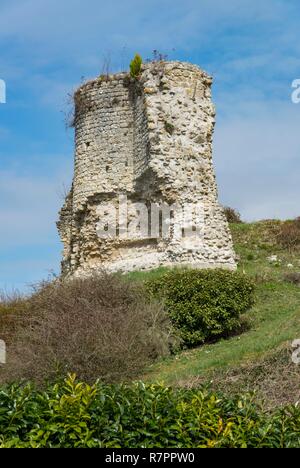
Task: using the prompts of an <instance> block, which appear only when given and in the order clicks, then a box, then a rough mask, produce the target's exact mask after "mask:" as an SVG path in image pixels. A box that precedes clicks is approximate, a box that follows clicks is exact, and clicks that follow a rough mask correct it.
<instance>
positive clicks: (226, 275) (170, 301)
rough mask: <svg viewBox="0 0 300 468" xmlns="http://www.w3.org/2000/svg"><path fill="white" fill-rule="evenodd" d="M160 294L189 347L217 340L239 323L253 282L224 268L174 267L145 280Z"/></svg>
mask: <svg viewBox="0 0 300 468" xmlns="http://www.w3.org/2000/svg"><path fill="white" fill-rule="evenodd" d="M147 287H148V290H149V292H150V294H151V295H152V296H154V297H156V298H163V299H164V303H165V307H166V309H167V311H168V313H169V316H170V318H171V320H172V323H173V324H174V326H175V327H176V329H178V330H179V334H180V337H181V339H182V341H183V342H184V343H185V344H186V345H187V346H189V347H191V346H197V345H200V344H203V343H205V342H207V341H209V340H216V339H218V338H220V337H222V336H223V337H224V336H228V335H230V334H232V333H233V332H236V331H237V330H238V329H239V328H240V327H241V321H240V316H241V315H242V314H243V313H245V312H246V311H247V310H249V309H250V308H251V306H252V305H253V304H254V295H253V293H254V283H253V281H252V280H250V279H249V278H247V277H246V276H245V275H242V274H240V273H235V272H231V271H226V270H183V271H181V270H174V271H170V272H168V273H166V274H164V275H162V276H161V277H160V278H158V279H156V280H154V281H149V282H148V283H147Z"/></svg>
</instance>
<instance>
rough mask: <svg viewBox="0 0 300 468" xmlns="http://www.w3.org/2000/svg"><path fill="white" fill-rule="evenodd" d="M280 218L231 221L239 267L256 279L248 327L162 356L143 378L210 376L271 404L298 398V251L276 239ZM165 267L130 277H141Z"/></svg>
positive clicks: (185, 382)
mask: <svg viewBox="0 0 300 468" xmlns="http://www.w3.org/2000/svg"><path fill="white" fill-rule="evenodd" d="M282 224H283V223H282V222H280V221H262V222H258V223H253V224H244V223H242V224H232V225H231V230H232V235H233V239H234V244H235V250H236V252H237V254H238V256H239V258H240V261H239V267H238V268H239V269H240V270H241V271H243V272H245V273H246V274H248V275H251V276H252V277H253V278H254V279H255V282H256V285H257V287H256V304H255V306H254V307H253V308H252V309H251V311H250V312H249V313H247V315H246V316H245V317H244V320H245V331H244V333H243V334H242V335H240V336H235V337H232V338H230V339H227V340H222V341H221V342H218V343H215V344H208V345H205V346H202V347H200V348H197V349H194V350H188V351H185V352H182V353H180V354H178V355H176V356H173V357H171V358H167V359H165V360H163V361H160V362H159V363H157V364H154V365H153V366H151V367H150V368H149V369H148V372H147V373H146V375H144V376H143V378H144V379H145V380H147V381H153V382H157V381H160V382H165V383H167V384H172V385H176V386H187V387H195V386H199V385H200V384H203V383H206V382H209V383H210V385H212V386H213V387H214V388H216V389H221V390H222V391H224V392H225V393H235V392H237V391H253V390H256V391H257V396H258V398H259V399H264V400H265V404H266V405H267V406H268V407H273V406H278V405H280V404H284V403H289V402H292V403H295V402H296V401H297V400H300V366H296V365H295V364H293V362H292V360H291V342H292V341H293V340H295V339H300V287H299V284H297V280H298V277H297V273H299V272H300V252H299V251H297V250H296V251H295V250H292V249H291V250H289V249H287V248H283V247H281V246H280V245H278V234H279V232H280V227H281V226H282ZM276 256H277V259H276ZM270 257H273V258H272V260H271V259H270ZM163 271H164V270H163V269H161V270H158V271H155V272H151V273H134V274H132V275H131V277H132V278H134V279H137V280H143V279H145V278H149V276H150V275H151V276H152V277H153V276H155V275H160V274H161V273H162V272H163ZM292 273H293V275H292ZM292 281H293V282H292ZM294 283H295V284H294Z"/></svg>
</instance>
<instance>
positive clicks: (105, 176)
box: [58, 62, 236, 276]
mask: <svg viewBox="0 0 300 468" xmlns="http://www.w3.org/2000/svg"><path fill="white" fill-rule="evenodd" d="M211 84H212V79H211V78H210V77H209V76H208V75H207V74H206V73H205V72H203V71H202V70H201V69H200V68H198V67H197V66H195V65H191V64H188V63H181V62H162V63H151V64H148V65H146V66H144V67H143V71H142V74H141V77H140V78H139V80H132V79H129V77H128V75H127V74H124V73H123V74H117V75H111V76H109V77H102V78H99V79H96V80H93V81H90V82H88V83H86V84H84V85H83V86H81V88H79V90H78V91H77V92H76V94H75V102H76V112H75V147H76V152H75V171H74V180H73V185H72V189H71V191H70V193H69V195H68V196H67V199H66V202H65V205H64V207H63V208H62V210H61V212H60V220H59V222H58V229H59V232H60V236H61V239H62V242H63V244H64V252H63V262H62V272H63V274H64V275H77V276H80V275H84V274H86V273H88V272H90V271H93V270H97V269H99V268H106V269H109V270H112V271H118V270H119V271H132V270H144V269H151V268H156V267H159V266H162V265H163V266H164V265H165V266H169V265H174V266H175V265H189V266H193V267H197V268H217V267H224V268H230V269H234V268H235V267H236V264H235V254H234V251H233V246H232V239H231V235H230V231H229V227H228V224H227V221H226V219H225V215H224V212H223V209H222V208H221V206H220V205H219V202H218V194H217V185H216V179H215V173H214V168H213V162H212V139H213V132H214V124H215V109H214V106H213V104H212V100H211ZM120 194H123V195H126V197H127V199H128V220H129V221H130V220H132V219H133V218H134V216H135V215H136V207H135V203H136V202H139V203H142V202H143V203H146V204H147V206H150V204H151V203H152V204H157V205H161V204H163V203H165V204H168V205H172V204H176V203H178V204H180V205H182V204H195V205H196V204H200V205H201V206H202V207H203V216H202V217H201V220H199V221H200V223H201V229H202V235H201V236H194V237H193V236H192V237H187V238H185V237H182V236H178V235H175V234H174V235H171V237H170V238H168V239H162V238H155V237H153V238H152V237H151V235H150V236H145V235H142V234H139V233H138V232H136V233H135V235H134V236H129V238H127V239H126V238H121V236H119V237H118V238H114V239H113V238H110V239H101V238H99V236H98V235H97V223H99V221H101V217H102V216H103V210H102V211H101V209H103V207H105V206H106V204H107V203H110V204H111V205H113V206H115V208H116V212H117V213H118V207H119V204H118V203H119V196H120ZM108 216H109V215H108ZM111 216H114V213H112V214H111ZM174 216H175V218H176V215H174ZM129 221H128V222H129ZM177 221H178V222H180V221H181V220H180V219H178V220H177ZM173 222H176V219H175V220H173Z"/></svg>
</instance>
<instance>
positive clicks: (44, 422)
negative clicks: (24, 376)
mask: <svg viewBox="0 0 300 468" xmlns="http://www.w3.org/2000/svg"><path fill="white" fill-rule="evenodd" d="M299 428H300V409H299V408H298V407H293V406H291V407H287V408H284V409H281V410H278V411H276V412H275V413H274V414H272V415H267V414H264V412H263V411H262V410H261V408H259V407H258V406H257V405H255V404H254V403H253V401H252V400H251V398H250V397H247V396H237V397H235V398H230V399H229V398H227V397H225V396H223V395H222V394H216V393H214V392H211V391H209V390H208V389H205V388H201V389H197V390H186V389H172V388H168V387H165V386H163V385H145V384H143V383H136V384H134V385H131V386H127V385H126V386H125V385H99V384H95V385H92V386H89V385H87V384H84V383H81V382H76V380H75V376H69V378H68V379H67V380H66V381H65V382H61V383H59V384H56V385H55V386H51V387H48V388H47V390H46V391H44V392H39V391H37V390H35V389H34V388H33V387H32V386H31V385H29V384H28V385H25V386H23V387H22V386H18V385H13V386H11V387H8V388H2V389H1V388H0V434H1V436H0V447H2V448H13V447H21V448H26V447H29V448H43V447H45V448H60V447H61V448H73V447H75V448H80V447H82V448H85V447H86V448H92V447H100V448H160V447H161V448H179V449H180V448H197V447H201V448H240V447H243V448H247V447H248V448H287V447H290V448H292V447H293V448H299V447H300V429H299Z"/></svg>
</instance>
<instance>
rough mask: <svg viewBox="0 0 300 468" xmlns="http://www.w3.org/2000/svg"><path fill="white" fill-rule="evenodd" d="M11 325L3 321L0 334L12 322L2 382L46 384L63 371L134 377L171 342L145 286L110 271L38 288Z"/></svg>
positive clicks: (163, 315)
mask: <svg viewBox="0 0 300 468" xmlns="http://www.w3.org/2000/svg"><path fill="white" fill-rule="evenodd" d="M11 322H13V324H14V330H12V327H11ZM9 323H10V324H7V323H6V322H4V321H2V322H0V326H1V327H2V328H1V330H0V336H1V337H2V336H6V331H7V327H8V325H9V327H10V328H9V330H10V334H11V339H10V341H9V342H8V343H7V344H8V350H7V351H8V352H7V358H8V362H7V364H6V366H4V368H0V378H1V380H2V381H12V380H18V379H20V378H24V379H28V380H33V381H35V382H38V383H42V382H44V381H45V380H52V379H54V378H56V377H57V376H59V375H61V374H62V375H66V372H76V373H77V375H78V376H79V377H80V378H82V379H84V380H86V381H94V380H95V379H97V378H101V379H102V380H103V381H108V382H112V381H119V380H123V379H130V378H132V377H135V376H136V375H138V374H139V372H141V370H142V369H143V368H144V367H145V366H146V365H147V364H149V363H151V362H152V361H153V360H154V359H156V358H157V357H158V356H161V355H165V354H167V353H168V352H169V344H170V341H171V335H170V329H171V324H170V321H169V319H168V317H167V314H166V312H164V310H163V308H162V307H161V306H160V305H159V304H158V303H157V302H153V303H151V304H150V303H149V301H148V302H146V300H145V293H144V291H143V288H142V287H141V285H139V286H136V285H135V284H134V283H131V282H129V281H125V279H123V278H122V277H119V276H115V275H108V274H106V273H103V274H101V275H99V276H94V277H91V278H87V279H75V280H72V281H68V282H60V281H56V282H52V283H46V284H42V285H40V286H39V287H38V288H37V289H36V291H35V292H34V294H33V295H32V296H31V297H30V298H28V299H27V301H26V307H25V308H24V310H23V314H22V313H19V314H18V315H17V316H14V315H13V314H12V315H10V322H9Z"/></svg>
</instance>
